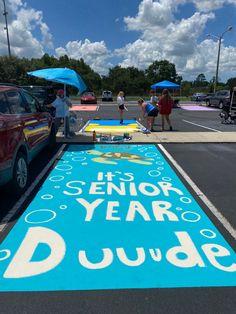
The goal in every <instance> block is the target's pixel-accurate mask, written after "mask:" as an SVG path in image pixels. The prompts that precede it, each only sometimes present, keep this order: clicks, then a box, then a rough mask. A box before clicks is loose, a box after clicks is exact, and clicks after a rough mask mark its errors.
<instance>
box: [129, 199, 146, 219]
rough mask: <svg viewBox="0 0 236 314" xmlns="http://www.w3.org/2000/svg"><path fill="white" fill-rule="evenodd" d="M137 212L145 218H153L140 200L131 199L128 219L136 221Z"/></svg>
mask: <svg viewBox="0 0 236 314" xmlns="http://www.w3.org/2000/svg"><path fill="white" fill-rule="evenodd" d="M136 212H138V213H139V214H140V215H141V216H142V217H143V219H144V220H146V221H150V220H151V218H150V217H149V215H148V213H147V211H146V209H145V208H144V207H143V205H142V204H140V202H139V201H131V202H130V204H129V209H128V214H127V216H126V220H127V221H134V218H135V215H136Z"/></svg>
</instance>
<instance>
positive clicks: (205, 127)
mask: <svg viewBox="0 0 236 314" xmlns="http://www.w3.org/2000/svg"><path fill="white" fill-rule="evenodd" d="M183 121H184V122H186V123H189V124H193V125H196V126H200V127H201V128H204V129H208V130H212V131H214V132H218V133H222V131H219V130H216V129H212V128H208V127H207V126H204V125H201V124H197V123H193V122H191V121H188V120H183Z"/></svg>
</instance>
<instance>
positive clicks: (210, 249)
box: [202, 244, 236, 272]
mask: <svg viewBox="0 0 236 314" xmlns="http://www.w3.org/2000/svg"><path fill="white" fill-rule="evenodd" d="M202 249H203V251H204V253H205V254H206V257H207V258H208V259H209V261H210V263H211V264H212V265H213V266H215V267H216V268H219V269H221V270H224V271H228V272H234V271H236V264H235V263H232V264H231V265H230V266H223V265H221V264H220V263H219V262H217V260H216V258H215V257H216V256H221V257H222V256H229V255H230V252H229V251H228V250H227V249H226V248H225V247H223V246H221V245H218V244H204V245H203V246H202Z"/></svg>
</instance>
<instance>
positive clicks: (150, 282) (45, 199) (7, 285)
mask: <svg viewBox="0 0 236 314" xmlns="http://www.w3.org/2000/svg"><path fill="white" fill-rule="evenodd" d="M235 257H236V255H235V252H234V251H233V249H232V248H231V247H230V246H229V244H228V243H227V242H226V241H225V239H224V238H223V236H222V235H221V234H220V232H219V231H218V230H217V228H216V227H215V226H214V224H213V223H212V221H211V220H210V219H209V218H208V217H207V215H206V214H205V213H204V211H203V210H202V209H201V207H200V206H199V204H198V203H197V202H196V201H195V199H194V198H193V196H192V195H191V194H190V192H189V191H188V189H187V188H186V187H185V186H184V184H183V183H182V181H181V180H180V179H179V178H178V176H177V174H176V173H175V172H174V170H173V169H172V168H171V167H170V165H169V164H168V162H167V160H166V159H165V158H164V156H163V155H162V153H161V152H160V151H159V150H158V148H157V147H156V146H155V145H152V144H145V145H125V144H124V145H123V144H120V145H109V144H106V145H92V144H91V145H76V144H74V145H70V146H69V147H68V149H67V151H66V152H65V153H64V154H63V156H62V157H61V159H60V160H59V162H58V163H57V165H56V166H55V168H54V169H53V170H52V172H51V173H50V174H49V176H48V178H47V179H46V181H45V182H44V184H43V186H42V187H41V189H40V190H39V192H38V194H37V195H36V196H35V198H34V200H33V201H32V202H31V204H30V205H29V206H28V208H27V209H26V211H25V212H24V214H23V215H22V216H21V217H20V219H19V220H18V222H17V223H16V224H15V226H14V228H13V229H12V230H11V232H10V233H9V234H8V236H7V238H6V239H5V240H4V242H3V243H2V244H1V246H0V291H49V290H94V289H124V288H173V287H175V288H177V287H208V286H215V287H218V286H235V285H236V258H235Z"/></svg>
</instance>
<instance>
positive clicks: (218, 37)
mask: <svg viewBox="0 0 236 314" xmlns="http://www.w3.org/2000/svg"><path fill="white" fill-rule="evenodd" d="M232 29H233V27H232V26H228V27H227V29H226V30H225V31H224V32H223V33H222V34H221V35H220V36H215V35H212V34H208V35H207V37H213V38H216V39H217V40H218V43H219V45H218V53H217V63H216V77H215V82H214V93H215V92H216V86H217V83H218V74H219V63H220V49H221V42H222V38H223V36H224V34H225V33H227V32H230V31H232Z"/></svg>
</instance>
